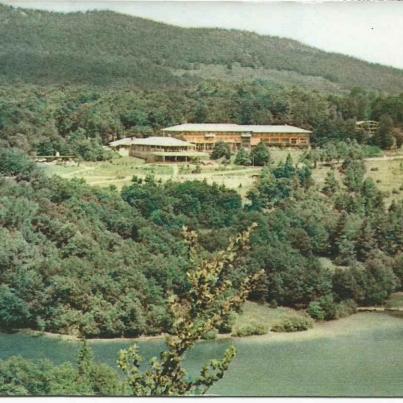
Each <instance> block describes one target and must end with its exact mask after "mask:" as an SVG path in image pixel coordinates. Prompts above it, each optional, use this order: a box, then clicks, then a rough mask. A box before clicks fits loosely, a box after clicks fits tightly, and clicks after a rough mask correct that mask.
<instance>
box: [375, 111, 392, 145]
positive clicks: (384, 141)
mask: <svg viewBox="0 0 403 403" xmlns="http://www.w3.org/2000/svg"><path fill="white" fill-rule="evenodd" d="M373 143H374V144H375V145H377V146H379V147H381V148H382V149H384V150H385V149H389V148H391V147H392V146H393V144H394V137H393V120H392V118H391V117H390V116H389V115H386V114H385V115H382V116H381V118H380V120H379V128H378V130H377V132H376V133H375V136H374V138H373Z"/></svg>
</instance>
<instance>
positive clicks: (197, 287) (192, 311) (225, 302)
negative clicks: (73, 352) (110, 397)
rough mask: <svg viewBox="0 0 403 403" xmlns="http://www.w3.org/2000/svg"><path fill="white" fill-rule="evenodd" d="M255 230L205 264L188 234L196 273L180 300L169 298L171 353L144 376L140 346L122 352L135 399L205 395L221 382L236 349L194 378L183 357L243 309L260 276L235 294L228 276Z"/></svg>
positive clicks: (155, 361) (162, 356)
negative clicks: (198, 342)
mask: <svg viewBox="0 0 403 403" xmlns="http://www.w3.org/2000/svg"><path fill="white" fill-rule="evenodd" d="M252 229H253V227H251V228H250V229H249V230H248V231H245V232H244V233H242V234H241V235H239V236H238V237H237V238H235V239H233V240H231V242H230V244H229V246H228V247H227V249H226V250H224V251H221V252H219V253H217V254H215V255H214V256H213V257H211V258H210V259H208V260H201V261H200V258H199V257H198V253H197V248H198V246H197V237H196V234H195V233H194V232H192V231H188V232H185V236H186V240H187V242H188V244H189V248H190V254H191V260H192V263H193V264H194V265H195V268H194V269H193V270H190V271H189V272H188V280H189V283H190V288H189V291H188V293H186V294H185V295H184V296H183V297H182V298H178V297H177V296H175V295H172V296H171V297H170V299H169V309H170V313H171V315H172V317H173V327H172V336H169V337H168V338H167V340H166V343H167V347H168V349H167V351H164V352H162V353H161V354H160V358H159V359H157V358H153V359H152V361H151V368H150V369H148V370H145V371H141V369H140V363H141V361H142V357H141V356H140V355H139V353H138V349H137V347H136V346H132V347H130V348H129V349H127V350H121V352H120V356H119V366H120V368H121V369H122V370H123V372H124V373H125V375H126V377H127V380H128V383H129V385H130V387H131V392H132V393H133V394H134V395H135V396H165V395H185V394H189V393H195V392H196V393H202V394H204V393H206V392H207V390H208V389H209V388H210V387H211V385H212V384H213V383H215V382H216V381H217V380H219V379H221V378H222V376H223V375H224V372H225V371H226V370H227V369H228V366H229V364H230V362H231V361H232V359H233V358H234V357H235V348H234V347H230V348H229V349H227V350H226V352H225V353H224V357H223V358H222V359H221V360H211V361H210V362H208V363H207V364H206V365H205V366H204V367H203V368H202V370H201V371H200V376H199V377H198V378H196V379H191V378H189V377H188V375H187V372H186V370H185V369H184V368H183V356H184V354H185V352H186V351H188V350H189V349H190V348H191V347H192V346H193V345H194V344H195V343H196V342H197V341H198V340H200V338H202V337H203V336H204V335H205V334H206V333H208V332H209V331H211V330H213V329H214V328H215V327H216V326H218V325H219V324H220V323H221V322H222V320H223V317H224V316H225V315H228V314H229V313H230V312H231V311H233V310H234V309H237V308H239V307H240V306H241V304H242V303H243V302H244V301H245V299H246V298H247V295H248V293H249V291H250V289H251V288H252V287H253V284H255V283H256V282H257V281H258V280H259V275H255V276H252V277H247V278H246V279H244V280H243V282H242V284H241V286H240V287H239V289H238V290H235V289H233V286H232V282H231V281H230V280H229V277H228V273H229V271H230V270H231V269H232V267H233V265H234V264H235V262H236V258H237V255H238V254H239V253H241V252H242V250H244V249H245V248H246V247H247V242H248V240H249V237H250V231H251V230H252Z"/></svg>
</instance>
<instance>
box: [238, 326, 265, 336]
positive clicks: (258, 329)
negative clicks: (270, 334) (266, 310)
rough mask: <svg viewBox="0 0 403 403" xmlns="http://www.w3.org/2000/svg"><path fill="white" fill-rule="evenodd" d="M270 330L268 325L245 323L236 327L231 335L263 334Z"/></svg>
mask: <svg viewBox="0 0 403 403" xmlns="http://www.w3.org/2000/svg"><path fill="white" fill-rule="evenodd" d="M267 331H268V329H267V327H266V326H264V325H262V324H249V325H243V326H240V327H238V328H236V329H235V330H234V331H233V332H232V334H231V336H235V337H247V336H261V335H263V334H266V333H267Z"/></svg>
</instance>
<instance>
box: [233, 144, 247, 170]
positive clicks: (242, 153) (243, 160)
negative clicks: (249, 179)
mask: <svg viewBox="0 0 403 403" xmlns="http://www.w3.org/2000/svg"><path fill="white" fill-rule="evenodd" d="M234 163H235V164H236V165H244V166H247V165H250V164H251V159H250V155H249V153H248V152H247V151H246V150H245V149H244V148H243V147H241V148H240V149H239V151H238V152H237V154H236V156H235V161H234Z"/></svg>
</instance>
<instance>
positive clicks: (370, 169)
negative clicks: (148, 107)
mask: <svg viewBox="0 0 403 403" xmlns="http://www.w3.org/2000/svg"><path fill="white" fill-rule="evenodd" d="M302 152H303V151H301V150H280V149H272V150H270V153H271V156H272V160H273V161H274V163H276V164H277V163H278V162H279V161H281V160H284V159H285V158H286V157H287V154H288V153H290V154H291V156H292V158H293V160H294V162H297V161H298V158H299V157H300V156H301V154H302ZM40 165H41V166H42V167H44V169H45V171H46V172H47V173H48V174H49V175H55V174H56V175H59V176H61V177H63V178H73V177H77V178H82V179H84V180H86V181H87V183H88V184H90V185H97V186H109V185H112V184H113V185H115V186H116V187H117V188H118V189H120V188H121V187H122V186H124V185H127V184H129V183H130V182H131V179H132V177H133V176H138V177H142V178H144V177H146V176H147V175H153V176H155V177H156V179H161V180H162V181H166V180H170V179H171V180H175V181H185V180H206V181H207V183H209V184H213V183H217V184H218V185H224V186H226V187H228V188H230V189H234V190H237V191H238V192H239V193H240V195H241V196H242V197H243V198H245V196H246V194H247V193H248V191H249V190H251V189H252V188H253V186H254V184H255V183H256V180H257V179H258V177H259V175H260V171H261V168H259V167H241V166H238V165H234V164H232V163H231V164H228V165H223V164H218V163H215V162H212V163H211V164H206V165H203V164H202V165H200V166H199V170H198V171H197V170H196V168H197V166H196V165H195V164H187V163H178V164H172V163H166V164H162V163H161V164H145V163H144V161H143V160H141V159H137V158H132V157H122V158H117V159H114V160H112V161H103V162H81V163H80V165H79V166H77V165H76V164H74V165H71V166H68V165H57V164H40ZM365 165H366V167H367V174H368V176H369V177H371V178H372V179H373V180H374V181H375V182H376V183H377V186H378V187H379V189H380V190H382V191H384V192H386V193H387V202H388V203H390V202H391V201H392V200H393V199H401V198H402V197H403V186H402V185H403V160H402V159H401V160H382V159H379V160H371V161H365ZM330 169H331V168H330V167H326V166H318V167H317V168H316V169H315V170H314V171H313V178H314V180H315V182H316V183H317V184H318V186H319V187H322V186H323V182H324V180H325V177H326V174H327V172H328V171H329V170H330ZM336 176H339V178H340V175H339V174H338V173H337V171H336Z"/></svg>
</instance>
